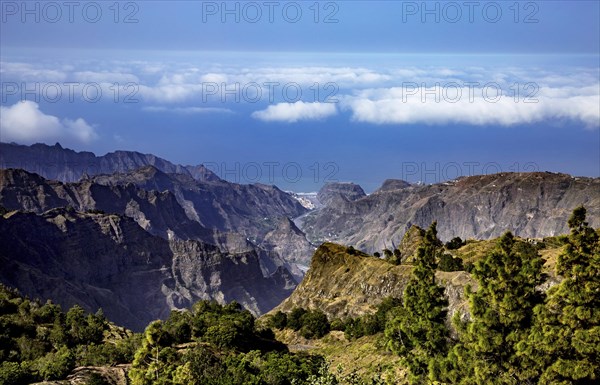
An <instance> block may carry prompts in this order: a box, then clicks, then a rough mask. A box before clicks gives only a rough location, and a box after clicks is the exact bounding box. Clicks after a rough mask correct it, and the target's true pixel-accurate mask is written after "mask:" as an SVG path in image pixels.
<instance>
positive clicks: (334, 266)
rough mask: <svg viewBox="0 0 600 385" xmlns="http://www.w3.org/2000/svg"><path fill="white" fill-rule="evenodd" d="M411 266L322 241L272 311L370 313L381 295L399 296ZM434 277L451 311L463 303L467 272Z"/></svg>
mask: <svg viewBox="0 0 600 385" xmlns="http://www.w3.org/2000/svg"><path fill="white" fill-rule="evenodd" d="M412 269H413V267H412V266H411V265H398V266H396V265H392V264H390V263H388V262H386V261H384V260H381V259H379V258H375V257H373V256H370V255H367V254H363V253H361V252H358V251H356V250H351V249H348V248H347V247H344V246H341V245H337V244H334V243H324V244H322V245H321V246H320V247H319V248H318V249H317V251H316V252H315V255H314V257H313V258H312V261H311V264H310V269H309V270H308V272H307V273H306V276H305V277H304V280H302V282H301V283H300V284H299V285H298V287H297V288H296V289H295V290H294V292H293V293H292V294H291V295H290V296H289V297H288V298H287V299H285V300H284V301H283V302H282V303H281V304H280V305H279V306H277V307H276V308H275V309H274V310H273V311H277V310H281V311H283V312H290V311H291V310H292V309H293V308H294V307H301V308H305V309H319V310H321V311H323V312H324V313H325V314H327V315H328V317H329V318H330V319H334V318H347V317H356V316H360V315H363V314H365V313H371V312H373V311H374V309H375V307H376V306H377V305H378V304H379V303H380V302H381V301H382V300H383V299H384V298H386V297H396V298H401V297H402V294H403V292H404V288H405V287H406V284H407V283H408V280H409V279H410V275H411V273H412ZM437 276H438V279H440V281H441V282H443V283H444V284H445V286H446V294H447V295H448V297H449V300H450V307H451V309H452V311H451V312H454V311H455V310H457V309H459V308H461V307H462V306H464V293H463V288H464V285H465V284H466V283H470V282H471V279H470V277H469V274H468V273H466V272H464V271H457V272H451V273H446V272H438V273H437Z"/></svg>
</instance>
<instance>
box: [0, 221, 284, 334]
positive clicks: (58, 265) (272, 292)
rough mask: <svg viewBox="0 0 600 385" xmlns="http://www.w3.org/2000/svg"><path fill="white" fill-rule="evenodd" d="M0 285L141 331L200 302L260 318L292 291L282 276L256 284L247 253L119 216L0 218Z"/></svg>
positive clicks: (255, 260)
mask: <svg viewBox="0 0 600 385" xmlns="http://www.w3.org/2000/svg"><path fill="white" fill-rule="evenodd" d="M0 266H2V267H1V269H0V281H1V282H3V283H5V284H8V285H11V286H14V287H16V288H18V289H19V290H21V291H22V292H23V293H24V294H26V295H28V296H32V297H39V298H51V299H52V300H54V301H56V302H57V303H60V304H61V305H63V306H65V307H69V306H72V305H74V304H76V303H77V304H80V305H82V306H83V307H84V308H85V309H86V310H88V311H95V310H97V309H98V308H99V307H102V308H103V309H104V312H105V314H106V315H107V317H108V318H109V319H110V320H112V321H114V322H116V323H118V324H122V325H124V326H127V327H129V328H132V329H135V330H141V329H142V328H143V327H145V325H147V324H148V322H150V321H152V320H154V319H157V318H164V317H166V316H167V315H168V313H169V311H170V310H171V309H182V308H186V307H189V306H191V304H192V303H194V302H195V301H197V300H200V299H213V300H216V301H218V302H221V303H225V302H229V301H232V300H236V301H238V302H239V303H241V304H242V305H243V306H244V307H246V308H247V309H249V310H251V311H252V312H253V313H255V314H261V313H263V312H266V311H268V310H270V309H271V308H272V307H274V306H276V305H277V304H278V303H279V302H281V301H282V300H283V299H284V298H285V297H287V296H288V295H289V293H290V291H291V289H292V288H293V286H294V282H293V281H290V275H289V273H288V272H287V271H286V270H285V269H279V270H277V271H276V272H275V273H274V274H273V275H272V276H270V277H264V276H263V273H262V270H261V267H260V264H259V256H258V255H257V254H256V252H254V251H250V252H244V253H237V254H228V253H223V252H222V251H221V250H220V249H219V248H218V247H216V246H212V245H208V244H206V243H203V242H198V241H182V240H171V241H168V240H166V239H163V238H160V237H157V236H153V235H151V234H150V233H148V232H146V231H144V230H143V229H142V228H140V227H139V225H138V224H137V223H136V222H134V221H133V220H132V219H130V218H127V217H123V216H120V215H106V214H92V213H81V212H77V211H75V210H73V209H54V210H50V211H47V212H45V213H43V214H41V215H38V214H34V213H23V212H11V213H7V214H5V215H4V216H1V217H0Z"/></svg>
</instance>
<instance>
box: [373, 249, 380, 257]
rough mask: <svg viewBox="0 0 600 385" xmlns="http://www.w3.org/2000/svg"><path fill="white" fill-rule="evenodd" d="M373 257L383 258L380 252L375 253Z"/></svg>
mask: <svg viewBox="0 0 600 385" xmlns="http://www.w3.org/2000/svg"><path fill="white" fill-rule="evenodd" d="M373 256H374V257H375V258H381V253H380V252H378V251H376V252H375V253H373Z"/></svg>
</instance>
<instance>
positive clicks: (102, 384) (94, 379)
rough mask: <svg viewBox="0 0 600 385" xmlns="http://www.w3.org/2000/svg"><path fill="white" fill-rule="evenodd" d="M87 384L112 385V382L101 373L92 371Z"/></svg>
mask: <svg viewBox="0 0 600 385" xmlns="http://www.w3.org/2000/svg"><path fill="white" fill-rule="evenodd" d="M86 385H110V384H109V383H108V382H107V381H106V380H105V379H104V377H102V376H101V375H100V374H98V373H92V374H90V377H89V378H88V379H87V382H86Z"/></svg>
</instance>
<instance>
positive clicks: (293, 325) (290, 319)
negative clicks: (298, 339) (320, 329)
mask: <svg viewBox="0 0 600 385" xmlns="http://www.w3.org/2000/svg"><path fill="white" fill-rule="evenodd" d="M306 312H307V310H306V309H302V308H299V307H296V308H294V309H292V311H291V312H290V314H288V316H287V326H288V328H290V329H292V330H295V331H298V330H300V328H301V327H302V320H301V319H302V316H303V315H304V314H306Z"/></svg>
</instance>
